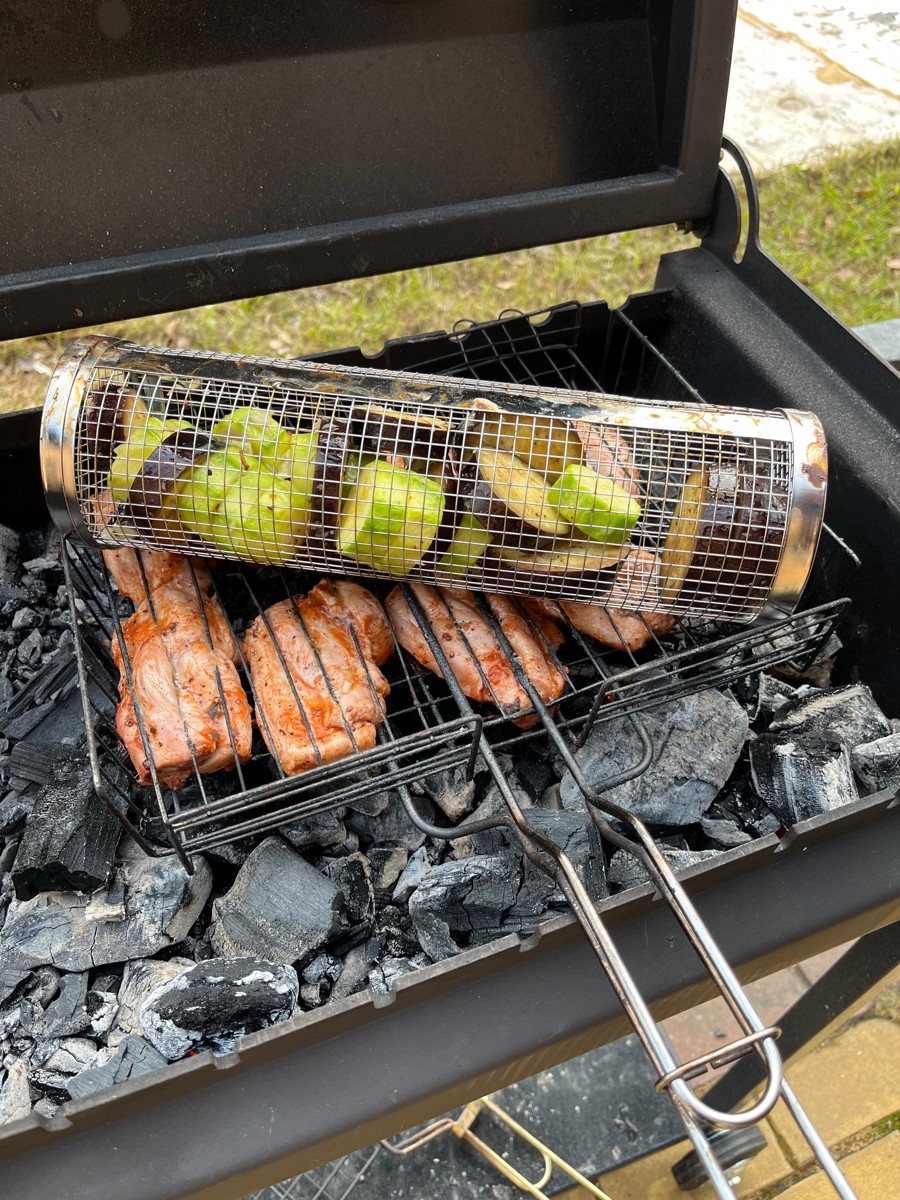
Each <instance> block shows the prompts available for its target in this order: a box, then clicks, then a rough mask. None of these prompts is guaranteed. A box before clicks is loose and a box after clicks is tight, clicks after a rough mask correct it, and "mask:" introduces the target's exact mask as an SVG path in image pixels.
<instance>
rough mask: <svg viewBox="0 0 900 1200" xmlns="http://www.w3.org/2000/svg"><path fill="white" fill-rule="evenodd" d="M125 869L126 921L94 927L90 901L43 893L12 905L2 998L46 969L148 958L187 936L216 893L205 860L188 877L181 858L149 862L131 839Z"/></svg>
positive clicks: (0, 947) (0, 970)
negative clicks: (36, 970) (48, 966)
mask: <svg viewBox="0 0 900 1200" xmlns="http://www.w3.org/2000/svg"><path fill="white" fill-rule="evenodd" d="M119 864H120V865H119V869H120V870H121V872H122V876H123V878H124V880H125V908H126V916H125V919H124V920H123V921H110V922H102V923H98V922H96V921H91V920H89V919H88V918H87V916H86V910H87V908H88V906H89V904H90V901H91V898H90V896H85V895H82V894H79V893H69V892H45V893H40V894H39V895H37V896H35V897H34V898H33V899H31V900H25V901H18V900H14V901H13V902H12V904H11V905H10V908H9V912H8V913H7V917H6V922H5V924H4V927H3V933H2V938H0V999H3V998H5V997H6V996H8V995H9V993H10V992H11V991H12V990H13V988H14V987H15V986H16V985H17V984H18V983H19V982H20V981H21V980H22V979H24V978H25V977H26V976H27V974H28V973H29V971H30V970H31V969H32V968H33V967H35V966H38V965H40V964H41V963H52V964H53V965H54V966H57V967H59V968H61V969H62V970H66V971H85V970H89V969H90V968H91V967H97V966H102V965H104V964H106V963H117V962H125V961H126V960H128V959H131V958H146V957H147V956H148V955H151V954H155V953H158V952H159V951H160V950H162V949H164V948H165V947H166V946H170V945H174V944H175V943H177V942H180V941H181V940H182V939H183V938H184V937H185V936H186V934H187V933H188V931H189V930H190V928H191V926H192V925H193V924H194V921H195V920H196V919H197V916H198V915H199V913H200V910H201V909H202V908H203V905H204V904H205V902H206V899H207V897H208V895H209V892H210V889H211V887H212V876H211V873H210V870H209V867H208V866H207V864H206V862H205V860H204V859H203V858H202V857H200V856H197V857H196V858H195V860H194V874H193V875H188V873H187V872H186V871H185V870H184V868H183V867H182V866H181V864H180V863H179V862H178V861H177V859H175V858H151V857H150V856H149V855H147V854H145V853H144V852H143V851H142V850H141V849H140V848H139V847H138V846H137V845H136V844H135V843H134V842H133V841H131V839H128V838H125V839H123V841H122V843H121V844H120V853H119Z"/></svg>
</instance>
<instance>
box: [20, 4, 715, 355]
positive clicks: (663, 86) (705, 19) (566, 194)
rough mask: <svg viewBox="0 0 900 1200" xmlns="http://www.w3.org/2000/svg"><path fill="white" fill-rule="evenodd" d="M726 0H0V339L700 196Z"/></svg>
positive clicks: (557, 229) (635, 216)
mask: <svg viewBox="0 0 900 1200" xmlns="http://www.w3.org/2000/svg"><path fill="white" fill-rule="evenodd" d="M735 8H736V5H735V4H734V3H732V2H730V0H729V2H727V3H722V2H721V0H504V2H503V3H499V4H485V3H484V0H440V2H437V0H342V2H341V3H340V4H334V3H331V2H329V0H311V2H310V3H305V4H302V5H291V4H284V3H282V2H281V0H257V2H256V3H254V4H252V5H247V4H244V3H238V2H236V0H218V2H216V3H211V2H210V0H184V2H183V3H181V4H178V5H174V6H173V5H170V4H160V3H159V2H158V0H129V2H128V3H125V2H124V0H107V2H106V3H103V4H99V5H92V6H90V10H89V12H87V13H86V12H85V11H82V10H81V9H80V7H79V6H77V5H55V6H50V7H49V8H48V7H47V6H46V5H41V4H38V3H36V0H13V5H12V10H11V13H9V14H8V16H7V20H6V22H5V23H4V37H3V39H2V41H3V46H2V50H0V57H2V59H3V60H4V61H3V66H4V69H3V71H2V74H0V129H2V130H3V132H2V134H0V149H2V156H3V161H4V163H5V166H6V175H7V179H8V180H9V181H10V184H11V186H9V187H7V188H5V189H4V190H3V194H2V196H0V246H2V252H0V253H2V257H0V295H2V296H3V302H2V303H0V337H7V338H9V337H22V336H25V335H28V334H34V333H40V332H47V331H49V330H53V329H68V328H75V327H79V326H84V325H87V324H90V323H93V322H99V321H109V320H113V319H117V318H123V317H132V316H140V315H145V314H148V313H154V312H162V311H172V310H174V309H178V308H185V307H192V306H195V305H200V304H209V303H213V302H216V301H222V300H231V299H236V298H239V297H243V296H250V295H257V294H262V293H266V292H272V291H280V290H283V289H287V288H296V287H304V286H308V285H311V284H319V283H325V282H329V281H333V280H338V279H342V278H349V277H353V276H361V275H370V274H377V273H381V272H385V271H392V270H398V269H400V268H403V267H411V266H416V265H421V264H424V263H431V262H439V261H449V260H452V259H458V258H468V257H472V256H475V255H479V254H486V253H493V252H497V251H500V250H509V249H515V248H520V247H523V246H532V245H538V244H543V243H548V242H559V241H565V240H568V239H570V238H576V237H586V236H591V235H596V234H603V233H609V232H612V231H614V230H621V229H627V228H638V227H645V226H650V225H659V224H664V223H669V222H674V221H685V220H698V219H700V218H703V217H704V216H707V215H708V214H709V212H710V209H711V206H712V197H713V188H714V183H715V174H716V163H717V161H718V153H719V146H720V141H721V133H722V121H723V114H724V108H725V95H726V89H727V82H728V69H729V64H730V58H731V44H732V38H733V33H734V21H735Z"/></svg>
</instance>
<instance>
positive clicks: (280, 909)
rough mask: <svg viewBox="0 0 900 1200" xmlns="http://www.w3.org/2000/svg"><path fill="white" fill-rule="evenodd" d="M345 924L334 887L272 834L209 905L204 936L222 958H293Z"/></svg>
mask: <svg viewBox="0 0 900 1200" xmlns="http://www.w3.org/2000/svg"><path fill="white" fill-rule="evenodd" d="M345 925H346V912H345V906H344V899H343V896H342V895H341V892H340V889H339V888H337V887H336V886H335V884H334V883H332V881H331V880H330V879H326V877H325V876H324V875H322V874H321V873H320V872H319V871H317V870H316V869H315V867H312V866H310V864H309V863H308V862H306V860H305V859H303V858H301V857H300V855H299V854H298V853H297V852H296V851H295V850H293V849H292V848H291V847H290V846H289V845H288V844H287V842H285V841H283V840H282V839H281V838H278V837H270V838H267V839H266V840H265V841H264V842H262V843H261V844H260V845H259V846H257V847H256V849H255V850H254V851H253V852H252V853H251V854H250V856H249V857H248V859H247V861H246V862H245V863H244V865H243V866H242V867H241V869H240V870H239V871H238V873H237V877H236V879H235V881H234V884H233V885H232V887H231V889H230V890H229V891H228V892H226V894H225V895H224V896H221V897H220V898H219V899H218V900H216V901H214V903H213V920H212V924H211V925H210V940H211V943H212V947H213V949H214V950H215V952H216V954H218V955H220V956H222V957H224V958H231V957H238V956H240V955H242V954H245V955H254V956H256V957H259V958H265V959H267V960H271V961H273V962H295V961H296V960H297V959H303V958H306V957H308V956H309V955H311V954H312V953H313V952H314V951H316V950H318V949H319V948H320V947H321V946H324V945H325V944H326V943H327V942H328V941H330V940H331V939H332V938H334V937H335V936H336V935H337V934H338V933H339V932H340V931H341V929H342V928H344V927H345Z"/></svg>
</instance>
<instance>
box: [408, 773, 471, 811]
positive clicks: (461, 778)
mask: <svg viewBox="0 0 900 1200" xmlns="http://www.w3.org/2000/svg"><path fill="white" fill-rule="evenodd" d="M478 788H479V781H478V779H477V778H476V777H475V776H473V777H472V778H471V779H467V778H466V768H465V766H464V765H459V766H455V767H451V768H449V770H446V771H437V772H435V774H434V775H429V776H428V778H427V779H425V780H423V781H422V783H421V784H416V785H414V787H413V789H412V790H413V792H414V793H415V794H418V795H423V794H424V795H425V796H427V797H428V799H429V800H431V802H432V803H433V804H434V805H435V806H436V807H437V808H438V809H440V811H441V812H442V813H443V814H444V816H445V817H446V818H447V820H448V821H450V822H452V823H453V824H456V823H457V822H458V821H461V820H462V818H463V817H465V816H466V815H467V814H468V813H470V812H471V811H472V808H473V807H474V805H475V798H476V794H477V792H478Z"/></svg>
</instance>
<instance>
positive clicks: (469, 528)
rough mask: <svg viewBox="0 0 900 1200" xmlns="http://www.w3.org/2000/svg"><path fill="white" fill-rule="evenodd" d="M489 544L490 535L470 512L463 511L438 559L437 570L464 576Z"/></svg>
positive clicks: (460, 576)
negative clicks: (444, 549) (451, 536)
mask: <svg viewBox="0 0 900 1200" xmlns="http://www.w3.org/2000/svg"><path fill="white" fill-rule="evenodd" d="M490 544H491V535H490V534H489V533H488V531H487V530H486V529H485V527H484V526H483V525H482V524H481V522H480V521H477V520H476V519H475V517H473V516H472V514H471V513H468V512H466V513H463V514H462V516H461V517H460V519H459V524H458V525H457V527H456V532H455V533H454V535H453V538H452V540H451V542H450V546H449V547H448V549H447V552H446V553H445V554H444V555H442V557H441V558H440V559H439V560H438V564H437V569H438V571H446V572H448V574H450V575H455V576H456V577H457V578H460V579H462V578H464V577H465V576H466V575H467V574H468V572H469V570H470V569H471V568H472V567H474V566H475V564H476V563H477V562H478V560H479V558H481V556H482V555H483V554H484V552H485V550H487V548H488V546H489V545H490Z"/></svg>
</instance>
